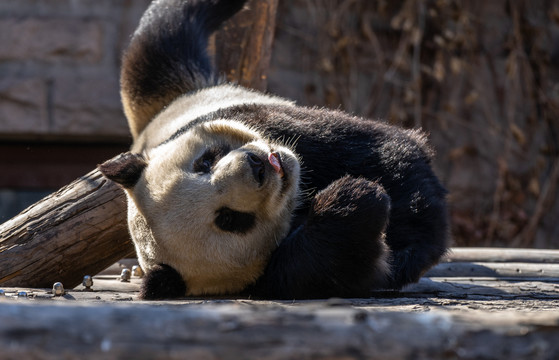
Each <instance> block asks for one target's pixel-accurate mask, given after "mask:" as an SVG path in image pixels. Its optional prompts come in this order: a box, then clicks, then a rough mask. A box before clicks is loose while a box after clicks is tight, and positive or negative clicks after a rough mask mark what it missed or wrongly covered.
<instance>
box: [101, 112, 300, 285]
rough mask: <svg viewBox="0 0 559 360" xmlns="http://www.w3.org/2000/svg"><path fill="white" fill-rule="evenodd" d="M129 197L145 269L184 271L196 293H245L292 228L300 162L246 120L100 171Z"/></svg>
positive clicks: (193, 133) (207, 126) (189, 135)
mask: <svg viewBox="0 0 559 360" xmlns="http://www.w3.org/2000/svg"><path fill="white" fill-rule="evenodd" d="M99 168H100V170H101V172H102V173H103V174H104V175H105V176H106V177H108V178H109V179H111V180H113V181H115V182H117V183H119V184H120V185H121V186H122V187H123V188H124V189H125V190H126V193H127V195H128V223H129V228H130V233H131V235H132V238H133V240H134V243H135V246H136V251H137V254H138V258H139V260H140V264H141V265H142V267H144V268H145V270H148V271H149V270H150V269H151V268H153V267H156V266H158V265H160V264H164V265H167V266H170V267H172V268H173V269H175V270H176V271H177V272H178V273H179V274H180V275H181V277H182V278H183V280H184V281H185V283H186V285H187V295H206V294H224V293H232V292H237V291H240V290H242V289H243V288H245V287H246V286H247V285H248V284H250V283H252V282H253V281H255V280H256V279H257V278H258V277H259V276H260V275H261V273H262V271H263V269H264V267H265V265H266V262H267V260H268V257H269V255H270V253H271V252H272V251H273V250H274V249H275V247H276V246H277V244H278V243H279V242H280V241H281V240H282V238H284V237H285V236H286V234H287V232H288V230H289V223H290V220H291V213H292V211H293V208H294V207H295V203H296V198H297V192H298V181H299V169H300V166H299V162H298V159H297V157H296V156H295V154H294V153H293V152H292V151H291V150H289V149H288V148H286V147H285V146H282V145H279V144H274V143H273V142H270V141H268V140H266V139H265V138H264V137H262V136H260V134H259V133H258V132H256V131H254V130H252V129H250V128H248V127H246V126H244V125H243V124H241V123H238V122H235V121H232V120H216V121H211V122H207V123H202V124H199V125H197V126H194V127H193V128H192V129H190V130H188V131H186V132H185V133H184V134H180V135H179V136H175V137H173V138H172V139H170V140H169V141H166V142H164V143H162V144H161V145H159V146H157V147H154V148H152V149H148V150H145V151H144V152H143V153H141V154H136V153H131V152H128V153H125V154H122V155H119V156H117V157H115V158H113V159H111V160H109V161H107V162H105V163H104V164H102V165H100V167H99Z"/></svg>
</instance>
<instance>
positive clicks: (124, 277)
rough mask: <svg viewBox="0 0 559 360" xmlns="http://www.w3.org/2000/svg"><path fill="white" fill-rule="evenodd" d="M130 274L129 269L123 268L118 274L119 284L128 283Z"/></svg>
mask: <svg viewBox="0 0 559 360" xmlns="http://www.w3.org/2000/svg"><path fill="white" fill-rule="evenodd" d="M130 276H131V272H130V269H127V268H124V269H122V272H121V273H120V282H128V281H130Z"/></svg>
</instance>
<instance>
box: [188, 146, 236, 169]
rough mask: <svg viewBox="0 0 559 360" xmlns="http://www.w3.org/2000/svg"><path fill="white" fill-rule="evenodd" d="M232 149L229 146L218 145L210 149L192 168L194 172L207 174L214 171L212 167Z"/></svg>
mask: <svg viewBox="0 0 559 360" xmlns="http://www.w3.org/2000/svg"><path fill="white" fill-rule="evenodd" d="M230 150H231V149H230V148H229V146H227V145H218V146H212V147H210V148H208V149H207V150H206V151H205V152H204V154H202V156H200V157H199V158H198V159H196V161H194V164H193V166H192V170H193V171H194V172H197V173H203V174H207V173H209V172H210V171H212V167H213V166H214V165H215V163H216V162H218V161H219V159H221V158H222V157H224V156H225V155H227V153H229V151H230Z"/></svg>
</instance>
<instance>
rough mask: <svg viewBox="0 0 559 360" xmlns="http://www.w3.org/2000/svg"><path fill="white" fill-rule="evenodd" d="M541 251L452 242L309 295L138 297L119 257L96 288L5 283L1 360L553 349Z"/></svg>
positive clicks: (542, 353) (512, 353)
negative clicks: (432, 262)
mask: <svg viewBox="0 0 559 360" xmlns="http://www.w3.org/2000/svg"><path fill="white" fill-rule="evenodd" d="M474 253H477V254H478V255H476V256H474V255H473V254H474ZM528 253H529V254H528ZM499 254H504V255H503V256H505V257H506V258H507V261H503V260H502V259H501V258H500V257H499ZM549 254H550V256H549V257H548V256H547V255H546V251H537V252H536V251H534V252H526V251H524V250H519V251H504V252H503V251H502V249H482V250H481V251H479V250H476V249H464V250H462V249H456V250H455V251H454V252H453V255H450V256H449V257H448V258H447V259H446V260H445V262H443V263H441V264H440V265H439V266H437V267H436V268H434V269H433V270H431V271H430V272H429V273H427V276H426V277H424V278H423V279H421V281H420V282H419V283H417V284H413V285H410V286H407V287H406V288H404V289H403V290H402V291H399V292H392V291H379V292H376V293H374V296H372V297H371V298H366V299H325V300H313V301H255V300H251V299H245V298H212V299H208V298H198V299H196V298H185V299H179V300H173V301H150V302H147V301H140V300H138V299H137V293H138V289H139V285H140V279H139V278H136V277H133V278H132V279H131V281H130V282H124V283H123V282H120V281H118V280H116V279H117V275H118V273H119V272H120V266H119V265H118V264H117V265H114V266H113V267H112V268H111V269H108V270H107V271H105V272H103V273H102V274H101V275H98V276H96V277H94V285H93V291H85V290H84V288H83V286H78V287H76V288H74V289H70V290H69V291H67V294H66V295H64V296H62V297H55V296H53V295H52V294H51V293H50V290H49V289H21V288H1V289H2V290H3V291H4V293H5V295H4V296H0V349H2V350H1V351H0V359H4V358H21V357H23V358H28V357H30V358H39V359H55V358H61V357H64V358H68V359H78V358H79V359H83V358H92V359H93V358H107V359H117V358H133V357H139V358H154V357H158V358H161V357H169V358H203V359H229V358H230V359H236V358H239V357H242V358H246V359H284V358H290V359H305V358H321V357H327V358H329V359H354V358H355V359H360V358H383V359H394V360H398V359H410V358H413V359H479V358H486V359H557V358H559V341H557V339H559V280H558V277H556V276H555V275H554V273H553V272H552V271H551V270H553V269H554V266H557V265H558V262H557V260H554V259H553V258H554V256H555V254H556V251H549ZM520 256H522V257H520ZM124 263H126V265H127V266H131V265H132V262H131V261H130V260H128V261H125V262H124ZM480 264H481V265H480ZM478 266H482V267H483V271H478V270H479V269H478V268H477V267H478ZM472 267H473V268H474V269H475V271H471V270H469V269H470V268H472ZM503 268H506V269H509V270H510V269H517V268H518V269H520V272H516V271H512V272H510V273H502V272H501V271H500V270H499V269H503ZM539 268H541V269H545V270H546V271H545V272H544V273H543V274H541V273H538V272H537V271H536V272H535V273H533V274H532V273H530V272H529V270H530V269H531V270H530V271H535V270H534V269H536V270H537V269H539ZM548 270H549V271H551V273H550V272H548ZM553 271H555V270H553ZM538 274H539V276H538ZM523 275H526V276H523ZM548 275H549V276H548ZM21 291H27V295H28V296H27V297H18V296H17V294H18V293H19V292H21ZM61 351H62V352H61ZM61 354H63V356H62V355H61ZM84 354H86V355H84Z"/></svg>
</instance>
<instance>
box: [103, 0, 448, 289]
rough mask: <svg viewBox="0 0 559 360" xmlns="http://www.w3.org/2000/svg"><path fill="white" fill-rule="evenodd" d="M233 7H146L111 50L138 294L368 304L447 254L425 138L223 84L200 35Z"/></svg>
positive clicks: (110, 171) (439, 193)
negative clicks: (117, 69)
mask: <svg viewBox="0 0 559 360" xmlns="http://www.w3.org/2000/svg"><path fill="white" fill-rule="evenodd" d="M244 3H245V0H205V1H204V0H156V1H153V3H152V4H151V5H150V6H149V8H148V9H147V11H146V12H145V14H144V15H143V17H142V19H141V21H140V24H139V26H138V28H137V30H136V31H135V33H134V34H133V36H132V39H131V42H130V44H129V46H128V48H127V49H126V50H125V52H124V55H123V61H122V71H121V97H122V102H123V107H124V112H125V114H126V117H127V119H128V123H129V127H130V131H131V133H132V137H133V145H132V147H131V149H130V151H129V152H126V153H124V154H121V155H119V156H116V157H115V158H113V159H110V160H108V161H106V162H104V163H103V164H101V165H100V166H99V169H100V171H101V172H102V173H103V174H104V175H105V176H106V177H107V178H108V179H110V180H112V181H114V182H116V183H118V184H119V185H120V186H121V187H122V188H123V189H124V191H125V192H126V195H127V201H128V226H129V231H130V235H131V237H132V240H133V242H134V245H135V248H136V252H137V255H138V259H139V262H140V265H141V266H142V268H143V269H144V270H145V271H146V272H147V274H146V276H145V277H144V280H143V283H142V290H141V292H140V296H141V297H142V298H144V299H163V298H176V297H184V296H213V295H243V296H250V297H252V298H268V299H312V298H327V297H369V296H371V294H372V291H373V290H375V289H400V288H402V287H403V286H404V285H406V284H409V283H412V282H416V281H418V279H419V278H420V276H421V275H422V274H423V273H424V272H425V271H427V270H428V269H429V268H430V267H431V266H433V265H434V264H436V263H437V262H438V261H439V259H440V258H441V256H442V255H443V254H444V253H445V251H446V250H447V243H448V237H449V236H448V227H449V225H448V217H447V205H446V191H445V189H444V187H443V186H442V185H441V183H440V182H439V180H438V179H437V177H436V176H435V174H434V172H433V170H432V168H431V159H432V156H433V151H432V150H431V148H430V146H429V145H428V143H427V140H426V136H425V135H424V134H423V133H422V132H420V131H417V130H404V129H401V128H397V127H394V126H389V125H387V124H385V123H383V122H377V121H373V120H368V119H363V118H359V117H355V116H351V115H348V114H346V113H343V112H341V111H335V110H327V109H322V108H308V107H301V106H296V105H295V104H294V103H293V102H291V101H288V100H286V99H283V98H280V97H276V96H272V95H268V94H263V93H260V92H256V91H253V90H249V89H246V88H243V87H241V86H238V85H235V84H230V83H226V82H225V81H223V80H221V79H220V77H219V74H216V72H215V70H214V69H213V68H212V65H211V60H210V58H209V56H208V53H207V44H208V38H209V36H210V35H211V33H212V32H213V31H215V30H216V29H217V28H218V27H219V26H220V24H222V23H223V22H224V21H225V20H227V19H228V18H230V17H231V16H233V15H234V14H235V13H236V12H238V11H240V10H241V9H242V8H243V7H244Z"/></svg>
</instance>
